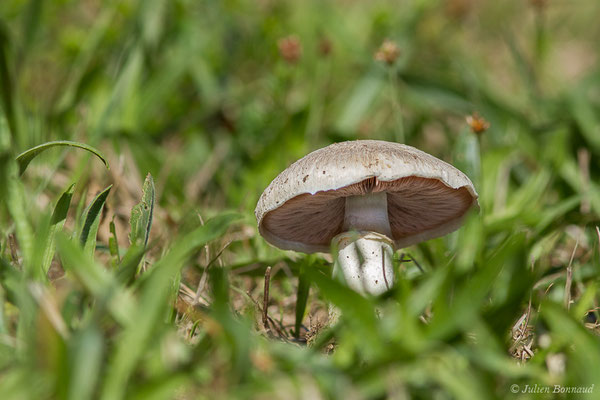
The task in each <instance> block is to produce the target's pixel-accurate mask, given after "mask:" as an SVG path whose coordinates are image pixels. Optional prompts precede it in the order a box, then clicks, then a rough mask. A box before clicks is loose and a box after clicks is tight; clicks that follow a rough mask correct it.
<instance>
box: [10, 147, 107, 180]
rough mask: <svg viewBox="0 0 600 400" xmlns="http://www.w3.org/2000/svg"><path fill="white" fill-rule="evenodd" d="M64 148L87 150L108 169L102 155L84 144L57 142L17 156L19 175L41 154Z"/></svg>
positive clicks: (34, 148) (33, 148)
mask: <svg viewBox="0 0 600 400" xmlns="http://www.w3.org/2000/svg"><path fill="white" fill-rule="evenodd" d="M64 146H67V147H76V148H80V149H83V150H87V151H89V152H90V153H92V154H94V155H95V156H96V157H98V158H99V159H100V160H101V161H102V162H103V163H104V165H105V166H106V168H109V166H108V161H106V157H104V155H103V154H102V153H101V152H100V150H98V149H96V148H94V147H92V146H90V145H87V144H85V143H78V142H71V141H69V140H57V141H55V142H47V143H43V144H40V145H39V146H35V147H32V148H31V149H29V150H26V151H24V152H23V153H21V154H19V155H18V156H17V163H18V164H19V175H22V174H23V172H25V170H26V169H27V166H28V165H29V163H30V162H31V160H33V159H34V158H35V157H36V156H37V155H38V154H40V153H41V152H43V151H45V150H48V149H50V148H52V147H64Z"/></svg>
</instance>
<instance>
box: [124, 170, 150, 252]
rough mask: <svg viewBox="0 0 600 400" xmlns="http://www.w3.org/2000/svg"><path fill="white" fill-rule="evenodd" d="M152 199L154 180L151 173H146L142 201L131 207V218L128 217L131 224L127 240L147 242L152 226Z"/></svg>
mask: <svg viewBox="0 0 600 400" xmlns="http://www.w3.org/2000/svg"><path fill="white" fill-rule="evenodd" d="M154 200H155V190H154V180H153V179H152V175H150V174H148V175H147V176H146V180H145V181H144V187H143V194H142V201H141V202H140V203H139V204H137V205H136V206H135V207H133V210H132V211H131V218H130V219H129V225H130V226H131V232H130V233H129V240H130V242H131V243H132V244H136V243H138V241H141V242H143V243H144V246H146V245H147V244H148V238H149V237H150V229H151V228H152V216H153V213H154Z"/></svg>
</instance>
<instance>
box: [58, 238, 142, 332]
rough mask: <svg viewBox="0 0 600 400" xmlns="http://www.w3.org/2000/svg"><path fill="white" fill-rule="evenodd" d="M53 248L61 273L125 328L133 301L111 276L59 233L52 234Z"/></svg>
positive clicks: (130, 315) (131, 313)
mask: <svg viewBox="0 0 600 400" xmlns="http://www.w3.org/2000/svg"><path fill="white" fill-rule="evenodd" d="M56 247H57V251H58V254H59V255H60V259H61V261H62V265H63V267H64V269H65V271H66V272H67V273H68V274H72V275H73V276H74V277H75V278H76V279H77V280H78V281H79V282H80V283H81V284H82V285H83V287H84V288H85V289H86V290H87V292H89V293H91V294H92V295H93V296H94V297H95V298H97V299H98V300H100V302H101V303H102V304H108V309H109V310H110V313H111V315H112V316H113V317H114V318H115V320H116V321H118V322H119V323H121V324H123V325H128V324H129V323H130V321H131V317H132V316H133V315H134V314H133V308H132V307H133V305H134V303H133V299H132V298H131V297H130V295H129V293H128V292H126V291H125V290H123V288H122V287H120V285H118V283H117V281H116V279H115V278H114V276H113V275H112V274H110V273H109V272H108V270H107V269H106V268H104V267H102V266H101V265H99V264H98V263H96V261H94V259H93V258H92V257H91V255H90V254H89V253H88V252H85V251H84V250H83V249H82V248H81V246H79V245H77V243H76V241H75V240H73V239H70V238H68V237H67V236H66V234H65V233H63V232H58V233H57V235H56Z"/></svg>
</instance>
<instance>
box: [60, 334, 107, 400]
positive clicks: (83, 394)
mask: <svg viewBox="0 0 600 400" xmlns="http://www.w3.org/2000/svg"><path fill="white" fill-rule="evenodd" d="M105 351H106V349H105V344H104V338H103V336H102V332H101V331H100V329H99V328H98V327H97V326H96V325H95V324H94V323H92V324H89V325H88V326H86V327H84V328H83V329H82V330H80V331H78V332H76V333H75V335H74V337H73V338H72V339H71V340H70V341H69V349H68V352H69V379H68V382H67V384H68V389H67V390H68V391H67V399H71V400H85V399H92V398H94V393H95V392H96V389H97V388H96V386H97V384H98V379H99V378H100V377H101V376H102V375H101V371H102V362H103V357H104V352H105Z"/></svg>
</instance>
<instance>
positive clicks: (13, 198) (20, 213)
mask: <svg viewBox="0 0 600 400" xmlns="http://www.w3.org/2000/svg"><path fill="white" fill-rule="evenodd" d="M7 169H8V171H5V173H6V175H7V180H8V182H7V189H8V193H7V199H6V200H7V206H8V211H9V213H10V216H11V217H12V219H13V221H14V224H15V229H16V233H17V239H18V241H19V246H20V248H21V254H22V257H23V266H24V270H25V271H27V273H28V275H29V276H30V277H35V278H37V279H41V278H42V277H43V276H42V274H41V271H42V270H41V268H39V266H36V265H34V264H33V262H32V261H33V258H34V257H33V249H34V236H33V229H32V228H31V224H30V222H29V215H28V212H27V210H26V207H25V206H26V204H27V201H26V200H25V191H24V187H23V183H22V182H21V181H20V179H19V178H18V177H17V175H16V165H15V164H14V163H9V164H8V165H7Z"/></svg>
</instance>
